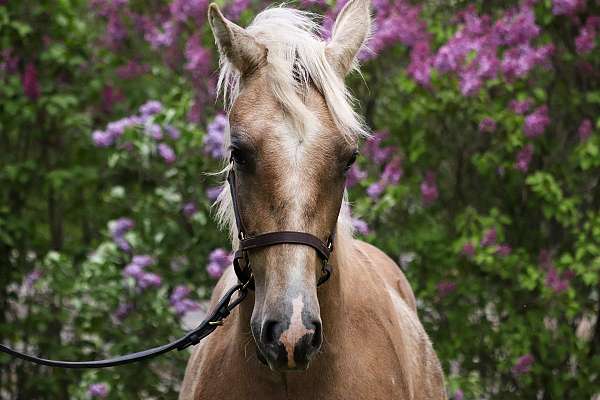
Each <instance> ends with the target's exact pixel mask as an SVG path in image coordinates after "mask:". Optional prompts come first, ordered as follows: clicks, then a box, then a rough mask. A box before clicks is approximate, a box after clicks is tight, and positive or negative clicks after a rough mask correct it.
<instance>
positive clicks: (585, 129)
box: [577, 118, 592, 142]
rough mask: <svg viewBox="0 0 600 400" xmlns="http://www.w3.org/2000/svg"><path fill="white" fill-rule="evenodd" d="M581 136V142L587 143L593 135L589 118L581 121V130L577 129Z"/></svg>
mask: <svg viewBox="0 0 600 400" xmlns="http://www.w3.org/2000/svg"><path fill="white" fill-rule="evenodd" d="M577 133H578V134H579V140H580V141H582V142H585V141H586V140H588V138H589V137H590V136H591V135H592V121H591V120H590V119H589V118H586V119H584V120H583V121H581V124H580V125H579V128H578V129H577Z"/></svg>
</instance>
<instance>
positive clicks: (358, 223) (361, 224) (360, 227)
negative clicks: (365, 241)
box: [352, 217, 371, 235]
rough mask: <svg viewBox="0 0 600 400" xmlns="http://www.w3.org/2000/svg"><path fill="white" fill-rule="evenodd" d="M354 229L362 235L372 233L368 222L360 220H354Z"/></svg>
mask: <svg viewBox="0 0 600 400" xmlns="http://www.w3.org/2000/svg"><path fill="white" fill-rule="evenodd" d="M352 227H353V228H354V230H355V231H356V232H358V233H360V234H361V235H368V234H369V232H371V230H370V229H369V225H368V224H367V222H366V221H364V220H362V219H360V218H354V217H353V218H352Z"/></svg>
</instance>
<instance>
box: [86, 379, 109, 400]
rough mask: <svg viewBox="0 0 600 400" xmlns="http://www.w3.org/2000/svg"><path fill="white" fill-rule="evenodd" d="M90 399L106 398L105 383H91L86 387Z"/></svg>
mask: <svg viewBox="0 0 600 400" xmlns="http://www.w3.org/2000/svg"><path fill="white" fill-rule="evenodd" d="M88 394H89V395H90V397H96V398H99V399H105V398H106V397H107V396H108V385H107V384H106V383H93V384H91V385H90V386H89V387H88Z"/></svg>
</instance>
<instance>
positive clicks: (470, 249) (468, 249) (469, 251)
mask: <svg viewBox="0 0 600 400" xmlns="http://www.w3.org/2000/svg"><path fill="white" fill-rule="evenodd" d="M461 252H462V253H463V254H464V255H465V256H466V257H468V258H471V257H473V256H474V255H475V246H474V245H473V243H471V242H469V243H465V244H464V245H463V247H462V250H461Z"/></svg>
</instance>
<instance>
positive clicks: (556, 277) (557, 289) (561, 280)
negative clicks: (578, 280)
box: [545, 265, 575, 293]
mask: <svg viewBox="0 0 600 400" xmlns="http://www.w3.org/2000/svg"><path fill="white" fill-rule="evenodd" d="M574 276H575V273H574V272H573V271H571V270H569V269H567V270H566V271H563V273H562V274H559V272H558V270H557V269H556V267H555V266H554V265H549V266H548V267H547V270H546V281H545V283H546V286H548V287H549V288H550V289H552V290H553V291H554V293H562V292H564V291H565V290H567V289H568V288H569V283H570V282H571V279H573V277H574Z"/></svg>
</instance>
